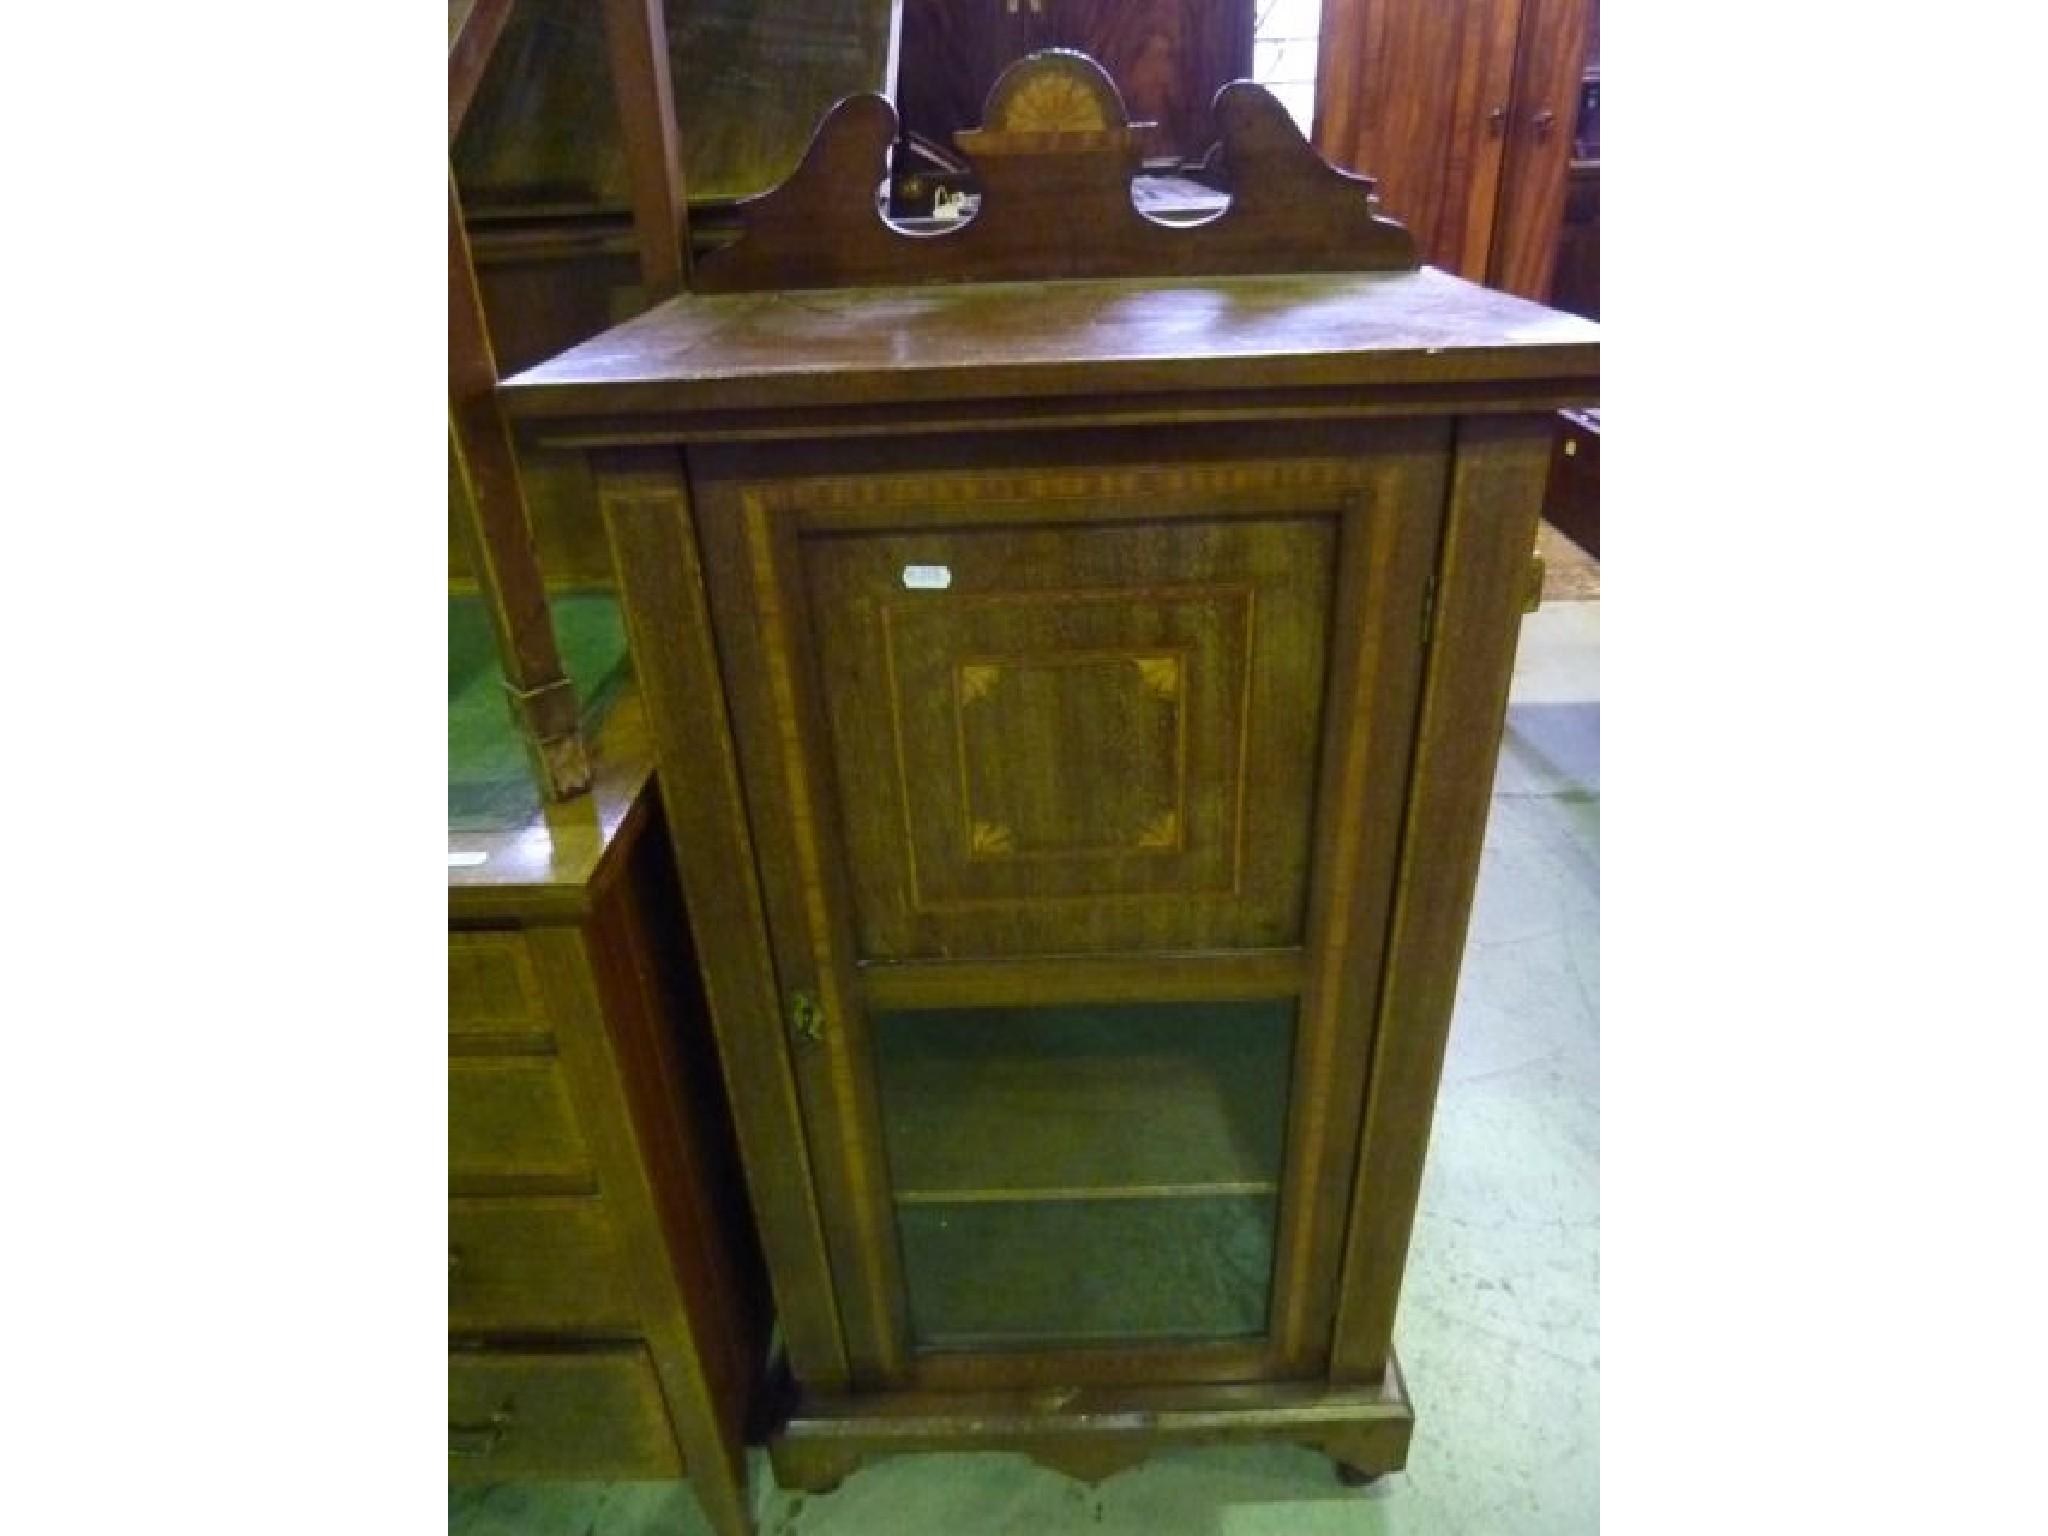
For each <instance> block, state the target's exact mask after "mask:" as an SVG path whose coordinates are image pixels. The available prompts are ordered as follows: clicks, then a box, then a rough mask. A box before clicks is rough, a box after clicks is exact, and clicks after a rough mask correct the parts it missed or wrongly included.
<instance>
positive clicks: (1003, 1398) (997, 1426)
mask: <svg viewBox="0 0 2048 1536" xmlns="http://www.w3.org/2000/svg"><path fill="white" fill-rule="evenodd" d="M1414 1427H1415V1414H1414V1411H1413V1410H1412V1409H1411V1408H1410V1407H1409V1404H1408V1394H1407V1392H1406V1390H1405V1389H1404V1388H1403V1386H1402V1383H1401V1376H1400V1371H1399V1369H1398V1368H1397V1367H1396V1366H1395V1364H1394V1363H1393V1362H1392V1361H1391V1360H1390V1361H1389V1362H1388V1364H1387V1372H1386V1375H1385V1377H1384V1378H1383V1379H1382V1380H1380V1381H1379V1382H1376V1383H1370V1384H1360V1385H1356V1386H1332V1385H1329V1384H1327V1383H1323V1382H1271V1383H1259V1384H1247V1385H1233V1386H1161V1387H1123V1388H1105V1387H1088V1388H1076V1389H1071V1390H1069V1389H1058V1390H1052V1391H1047V1390H1043V1389H1032V1390H1023V1391H1014V1392H982V1393H962V1392H945V1393H941V1392H921V1391H907V1392H881V1393H872V1394H863V1395H860V1396H844V1397H836V1396H835V1397H825V1396H818V1395H813V1394H806V1395H802V1396H800V1397H799V1398H798V1400H797V1402H796V1404H795V1406H794V1409H793V1410H792V1412H791V1413H790V1416H789V1418H788V1419H787V1421H786V1422H785V1423H783V1424H782V1425H781V1427H780V1428H778V1429H777V1430H776V1431H775V1432H774V1433H773V1434H771V1435H770V1437H769V1440H768V1452H769V1457H770V1459H771V1461H772V1462H773V1464H774V1467H775V1478H776V1481H777V1482H778V1483H781V1484H782V1485H783V1486H785V1487H791V1488H800V1489H802V1490H804V1491H805V1492H807V1493H829V1492H831V1491H832V1490H833V1489H834V1488H836V1487H838V1486H839V1484H840V1482H842V1481H843V1480H844V1479H845V1478H846V1476H847V1475H848V1474H849V1473H851V1472H853V1471H854V1470H856V1469H857V1468H859V1467H860V1466H861V1465H862V1464H863V1463H865V1462H867V1461H870V1460H872V1459H874V1458H876V1457H881V1456H890V1455H897V1454H901V1453H904V1452H912V1451H1021V1452H1023V1453H1024V1454H1025V1455H1027V1456H1029V1457H1031V1458H1032V1459H1033V1460H1034V1461H1037V1462H1039V1463H1041V1464H1042V1465H1044V1466H1048V1467H1051V1468H1053V1469H1054V1470H1055V1471H1058V1472H1064V1473H1066V1474H1067V1475H1068V1476H1070V1477H1076V1478H1080V1479H1082V1480H1084V1481H1087V1482H1099V1481H1101V1480H1102V1479H1103V1478H1105V1477H1109V1476H1111V1475H1112V1474H1114V1473H1117V1472H1121V1471H1123V1470H1124V1469H1125V1468H1126V1467H1130V1466H1134V1465H1136V1464H1137V1463H1138V1462H1140V1461H1143V1460H1144V1459H1145V1458H1146V1457H1147V1456H1149V1455H1150V1454H1152V1453H1153V1452H1154V1451H1157V1450H1165V1449H1169V1448H1172V1447H1175V1446H1184V1445H1232V1444H1243V1443H1247V1442H1257V1441H1279V1442H1285V1443H1291V1444H1296V1445H1306V1446H1310V1447H1312V1448H1314V1449H1315V1450H1318V1451H1321V1452H1322V1453H1323V1454H1324V1455H1326V1456H1328V1457H1330V1458H1331V1460H1333V1461H1334V1462H1336V1463H1337V1466H1338V1469H1339V1473H1340V1475H1341V1476H1343V1477H1344V1478H1345V1480H1346V1481H1347V1482H1357V1483H1362V1482H1367V1481H1370V1480H1371V1479H1372V1478H1375V1477H1378V1476H1379V1475H1381V1474H1382V1473H1386V1472H1392V1471H1396V1470H1398V1469H1399V1468H1401V1467H1403V1466H1405V1465H1406V1464H1407V1461H1408V1440H1409V1436H1410V1434H1411V1433H1412V1432H1413V1430H1414Z"/></svg>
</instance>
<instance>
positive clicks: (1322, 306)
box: [501, 267, 1599, 418]
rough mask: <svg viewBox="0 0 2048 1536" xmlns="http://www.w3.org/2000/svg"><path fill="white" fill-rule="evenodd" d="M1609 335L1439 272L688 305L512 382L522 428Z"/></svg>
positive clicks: (953, 289)
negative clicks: (537, 421) (546, 422)
mask: <svg viewBox="0 0 2048 1536" xmlns="http://www.w3.org/2000/svg"><path fill="white" fill-rule="evenodd" d="M1598 374H1599V328H1598V327H1597V326H1595V325H1594V324H1593V323H1592V322H1590V321H1587V320H1582V319H1580V318H1579V317H1577V316H1575V315H1567V314H1562V313H1560V312H1558V311H1556V310H1552V309H1547V308H1545V307H1544V306H1542V305H1540V304H1534V303H1531V302H1529V301H1528V300H1526V299H1520V298H1516V297H1514V296H1512V295H1510V294H1505V293H1501V292H1498V291H1496V290H1494V289H1490V288H1483V287H1481V286H1479V285H1478V284H1476V283H1470V282H1467V281H1465V280H1464V279H1462V278H1457V277H1453V276H1450V275H1449V274H1447V273H1444V272H1439V271H1437V270H1435V269H1433V268H1428V267H1425V268H1422V269H1421V270H1419V271H1410V272H1376V273H1330V274H1310V275H1290V276H1271V277H1264V276H1261V277H1222V278H1217V277H1205V278H1177V279H1159V278H1144V279H1131V278H1119V279H1103V280H1087V281H1064V282H1048V283H974V284H959V285H954V286H927V287H915V288H913V287H901V288H843V289H829V290H805V291H769V292H759V293H733V294H718V295H707V294H684V295H681V296H680V297H677V298H674V299H671V300H669V301H668V302H667V303H664V304H661V305H659V306H657V307H655V308H654V309H651V310H649V311H648V312H647V313H645V314H643V315H640V316H638V317H636V318H635V319H632V320H629V321H627V322H625V323H624V324H623V325H619V326H615V327H614V328H612V329H611V330H609V331H606V332H604V333H603V334H602V335H599V336H596V337H593V338H592V339H591V340H589V341H586V342H584V343H582V344H581V345H580V346H577V347H574V348H572V349H570V350H569V351H567V352H565V353H563V354H561V355H560V356H559V357H556V358H553V359H551V360H549V361H547V362H545V363H541V364H539V365H537V366H536V367H533V368H530V369H528V370H526V371H525V372H524V373H521V374H519V375H517V376H515V377H514V378H511V379H509V380H507V381H506V382H505V383H504V384H503V385H502V386H501V395H502V398H503V401H504V404H505V408H506V410H507V411H508V413H510V414H511V415H513V416H516V417H523V418H541V417H570V416H592V415H621V414H624V415H664V414H686V413H690V412H693V411H703V410H733V409H770V410H772V409H777V408H804V407H815V406H836V405H890V404H906V405H907V404H913V403H917V402H928V401H935V400H945V401H960V400H964V399H983V400H992V399H1010V398H1026V397H1033V398H1042V397H1047V396H1090V395H1093V396H1109V395H1121V394H1132V393H1142V392H1147V391H1155V390H1175V391H1178V390H1244V389H1259V390H1270V389H1290V388H1316V387H1319V386H1320V387H1328V386H1343V387H1350V388H1365V389H1370V388H1374V387H1390V388H1391V387H1400V388H1405V387H1410V386H1433V385H1443V386H1466V387H1479V388H1482V389H1483V388H1484V387H1485V386H1487V385H1493V384H1499V385H1503V386H1506V385H1513V384H1517V383H1520V382H1524V381H1529V380H1542V381H1546V382H1548V383H1551V384H1561V385H1566V386H1570V387H1572V388H1573V391H1574V392H1575V393H1577V394H1580V395H1582V396H1583V397H1584V403H1591V402H1592V400H1593V399H1594V397H1595V389H1594V383H1595V381H1596V379H1597V377H1598Z"/></svg>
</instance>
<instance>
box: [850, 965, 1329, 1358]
mask: <svg viewBox="0 0 2048 1536" xmlns="http://www.w3.org/2000/svg"><path fill="white" fill-rule="evenodd" d="M1294 1015H1295V1003H1294V1001H1293V1000H1292V999H1287V1000H1273V1001H1258V1002H1230V1003H1185V1004H1158V1003H1144V1004H1114V1005H1100V1006H1067V1007H1042V1008H956V1009H936V1010H920V1011H916V1012H895V1013H879V1014H877V1015H875V1017H874V1024H875V1041H876V1064H877V1069H878V1076H879V1079H880V1086H881V1099H882V1124H883V1136H884V1141H885V1143H886V1145H887V1148H888V1156H889V1165H890V1174H891V1182H892V1185H893V1190H894V1196H895V1209H896V1221H897V1231H898V1235H899V1238H900V1240H901V1244H902V1253H903V1270H904V1279H905V1285H906V1287H907V1289H908V1292H909V1301H910V1325H911V1336H912V1342H913V1343H914V1344H915V1345H917V1346H919V1347H921V1348H926V1349H970V1348H988V1347H992V1346H1002V1345H1014V1346H1025V1345H1028V1346H1034V1347H1044V1346H1056V1345H1061V1344H1070V1345H1079V1344H1089V1343H1106V1342H1112V1341H1116V1340H1132V1339H1185V1340H1191V1341H1192V1340H1210V1339H1227V1338H1243V1337H1251V1336H1256V1335H1259V1334H1261V1333H1263V1332H1264V1331H1265V1328H1266V1314H1267V1310H1268V1307H1269V1305H1270V1301H1271V1291H1272V1271H1273V1235H1274V1226H1275V1220H1276V1216H1277V1212H1278V1205H1279V1186H1280V1177H1281V1162H1282V1156H1283V1149H1284V1145H1285V1137H1286V1118H1287V1082H1288V1073H1289V1069H1290V1066H1291V1062H1292V1058H1293V1045H1294Z"/></svg>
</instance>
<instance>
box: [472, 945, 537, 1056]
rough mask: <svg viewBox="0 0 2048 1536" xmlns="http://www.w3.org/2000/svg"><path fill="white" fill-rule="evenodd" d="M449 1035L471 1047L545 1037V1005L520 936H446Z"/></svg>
mask: <svg viewBox="0 0 2048 1536" xmlns="http://www.w3.org/2000/svg"><path fill="white" fill-rule="evenodd" d="M448 1033H449V1036H450V1037H451V1038H452V1039H455V1040H459V1041H470V1042H475V1041H480V1040H484V1039H488V1038H491V1037H498V1036H503V1037H507V1038H513V1039H519V1038H532V1039H541V1040H544V1039H545V1038H546V1037H547V1035H548V1033H549V1023H548V1010H547V1001H546V999H545V998H544V997H543V996H542V995H541V988H540V976H539V973H538V972H537V971H536V970H535V969H534V964H533V952H532V950H531V949H530V948H529V947H528V945H527V942H526V936H525V935H524V934H520V933H501V932H488V931H480V932H456V933H451V934H449V935H448Z"/></svg>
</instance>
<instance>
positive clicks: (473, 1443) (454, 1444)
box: [448, 1398, 512, 1456]
mask: <svg viewBox="0 0 2048 1536" xmlns="http://www.w3.org/2000/svg"><path fill="white" fill-rule="evenodd" d="M511 1427H512V1400H511V1399H510V1398H507V1399H506V1400H505V1406H504V1407H502V1408H500V1409H499V1410H498V1411H497V1412H496V1413H494V1414H492V1415H491V1416H490V1418H488V1419H486V1420H485V1421H484V1422H483V1423H481V1424H450V1425H449V1426H448V1454H449V1455H450V1456H488V1455H490V1454H491V1452H493V1451H495V1450H496V1449H497V1448H498V1442H499V1441H500V1440H503V1439H504V1438H505V1432H506V1431H507V1430H509V1429H510V1428H511Z"/></svg>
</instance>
